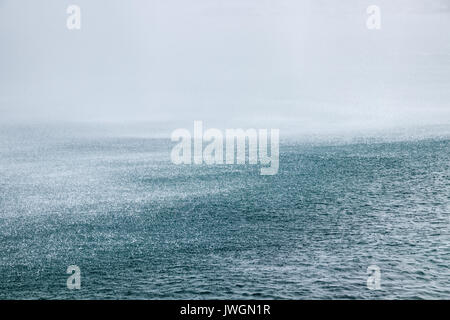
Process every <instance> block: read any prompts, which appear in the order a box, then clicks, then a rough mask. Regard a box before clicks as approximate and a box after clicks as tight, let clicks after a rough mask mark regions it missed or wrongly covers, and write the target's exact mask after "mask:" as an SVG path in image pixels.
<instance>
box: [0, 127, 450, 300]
mask: <svg viewBox="0 0 450 320" xmlns="http://www.w3.org/2000/svg"><path fill="white" fill-rule="evenodd" d="M1 134H2V139H1V142H0V154H1V157H0V176H1V179H0V243H1V245H0V274H1V282H0V298H3V299H5V298H7V299H11V298H19V299H36V298H44V299H45V298H62V299H66V298H69V299H72V298H82V299H91V298H100V299H109V298H121V299H128V298H133V299H135V298H137V299H140V298H162V299H168V298H174V299H178V298H180V299H191V298H193V299H204V298H233V299H234V298H244V299H247V298H248V299H253V298H259V299H261V298H262V299H264V298H285V299H291V298H299V299H303V298H313V299H316V298H378V299H385V298H447V299H449V298H450V268H449V263H450V225H449V222H450V152H449V151H450V140H449V139H447V138H436V139H423V140H414V141H406V142H383V143H353V144H343V145H334V146H333V145H327V144H306V143H302V144H296V143H284V144H282V146H281V156H280V171H279V173H278V175H275V176H260V175H259V167H254V166H210V167H208V166H176V165H173V164H171V163H170V160H169V159H170V158H169V152H170V149H171V145H172V144H171V143H170V141H169V140H168V139H164V138H134V137H125V136H124V137H120V136H118V137H112V136H92V137H90V136H89V135H84V136H78V135H71V134H67V133H66V134H64V135H58V134H56V135H55V134H53V133H52V132H51V130H50V131H45V130H44V131H42V130H40V131H39V132H38V133H36V130H35V128H19V129H14V130H13V129H11V128H7V129H4V130H3V131H2V133H1ZM72 264H75V265H78V266H79V267H80V268H81V273H82V288H81V290H79V291H70V290H68V289H67V288H66V279H67V276H68V275H66V273H65V271H66V268H67V266H69V265H72ZM372 264H375V265H378V266H379V267H380V268H381V272H382V274H381V286H382V290H380V291H370V290H368V289H367V287H366V279H367V275H366V269H367V267H368V266H369V265H372Z"/></svg>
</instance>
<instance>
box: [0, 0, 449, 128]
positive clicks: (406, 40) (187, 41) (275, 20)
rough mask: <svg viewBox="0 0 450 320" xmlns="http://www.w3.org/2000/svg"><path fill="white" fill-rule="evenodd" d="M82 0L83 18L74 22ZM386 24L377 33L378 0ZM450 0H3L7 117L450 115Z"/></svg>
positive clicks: (315, 119) (349, 120)
mask: <svg viewBox="0 0 450 320" xmlns="http://www.w3.org/2000/svg"><path fill="white" fill-rule="evenodd" d="M69 4H77V5H79V6H80V7H81V14H82V28H81V30H79V31H69V30H67V28H66V19H67V16H68V15H67V14H66V8H67V6H68V5H69ZM371 4H377V5H378V6H380V8H381V13H382V16H381V19H382V20H381V21H382V29H381V30H379V31H373V30H368V29H367V28H366V20H367V17H368V15H367V14H366V12H365V10H366V8H367V6H369V5H371ZM449 8H450V1H444V0H440V1H425V0H416V1H411V0H408V1H401V0H398V1H387V0H383V1H364V0H361V1H356V0H353V1H345V2H342V3H341V1H331V0H322V1H294V0H279V1H270V0H228V1H224V0H192V1H182V0H160V1H155V0H151V1H144V0H133V1H112V0H94V1H92V0H90V1H85V0H71V1H57V0H53V1H51V0H40V1H31V0H29V1H24V0H0V117H1V119H2V120H6V121H9V120H27V121H29V120H44V121H48V120H105V121H110V120H113V121H117V120H164V119H175V120H176V119H184V120H194V119H201V120H210V121H211V122H220V121H223V120H226V119H228V120H233V119H251V120H252V121H262V122H264V121H268V120H270V121H274V122H277V121H278V122H289V123H298V124H300V125H307V126H311V128H315V127H317V128H319V127H323V126H328V125H349V126H352V125H359V126H367V125H369V126H379V125H386V124H390V125H397V124H401V125H405V124H425V123H449V121H450V112H449V110H450V106H449V102H450V90H449V88H450V32H449V30H450V11H449Z"/></svg>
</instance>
